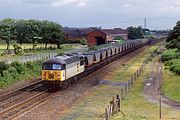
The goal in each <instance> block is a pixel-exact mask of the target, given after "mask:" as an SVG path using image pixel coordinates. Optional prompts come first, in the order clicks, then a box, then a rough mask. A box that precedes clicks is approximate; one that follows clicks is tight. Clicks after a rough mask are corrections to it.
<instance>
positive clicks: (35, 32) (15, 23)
mask: <svg viewBox="0 0 180 120" xmlns="http://www.w3.org/2000/svg"><path fill="white" fill-rule="evenodd" d="M0 39H2V40H4V41H6V44H7V49H9V45H10V41H12V40H15V41H16V42H17V43H20V45H22V44H23V43H32V44H33V49H34V48H35V46H36V43H45V46H46V48H47V44H48V43H50V44H56V45H57V48H60V45H61V44H62V43H64V41H65V37H64V32H63V29H62V26H61V25H59V24H57V23H54V22H51V21H47V20H46V21H40V20H14V19H10V18H8V19H3V20H1V21H0Z"/></svg>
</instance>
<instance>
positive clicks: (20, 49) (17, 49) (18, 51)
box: [13, 44, 22, 54]
mask: <svg viewBox="0 0 180 120" xmlns="http://www.w3.org/2000/svg"><path fill="white" fill-rule="evenodd" d="M13 47H14V52H15V54H21V53H22V48H21V47H20V46H19V45H17V44H14V45H13Z"/></svg>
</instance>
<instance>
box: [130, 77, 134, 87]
mask: <svg viewBox="0 0 180 120" xmlns="http://www.w3.org/2000/svg"><path fill="white" fill-rule="evenodd" d="M131 82H132V85H133V84H134V77H133V76H131Z"/></svg>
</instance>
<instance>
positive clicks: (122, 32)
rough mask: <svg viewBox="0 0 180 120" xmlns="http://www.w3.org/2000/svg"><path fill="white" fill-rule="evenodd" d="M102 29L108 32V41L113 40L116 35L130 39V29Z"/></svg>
mask: <svg viewBox="0 0 180 120" xmlns="http://www.w3.org/2000/svg"><path fill="white" fill-rule="evenodd" d="M101 31H103V32H105V33H106V39H107V41H113V40H114V39H115V37H119V36H120V37H122V38H124V40H127V39H128V31H127V30H124V29H121V28H114V29H101Z"/></svg>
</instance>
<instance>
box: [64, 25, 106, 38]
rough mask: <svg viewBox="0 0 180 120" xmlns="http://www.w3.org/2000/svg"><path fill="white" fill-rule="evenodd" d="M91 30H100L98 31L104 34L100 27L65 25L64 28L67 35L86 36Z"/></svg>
mask: <svg viewBox="0 0 180 120" xmlns="http://www.w3.org/2000/svg"><path fill="white" fill-rule="evenodd" d="M93 31H100V32H102V33H104V34H106V33H105V32H103V31H102V30H101V29H99V28H93V27H91V28H67V27H66V28H64V32H65V33H66V35H68V36H69V37H85V36H87V34H89V33H91V32H93Z"/></svg>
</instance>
